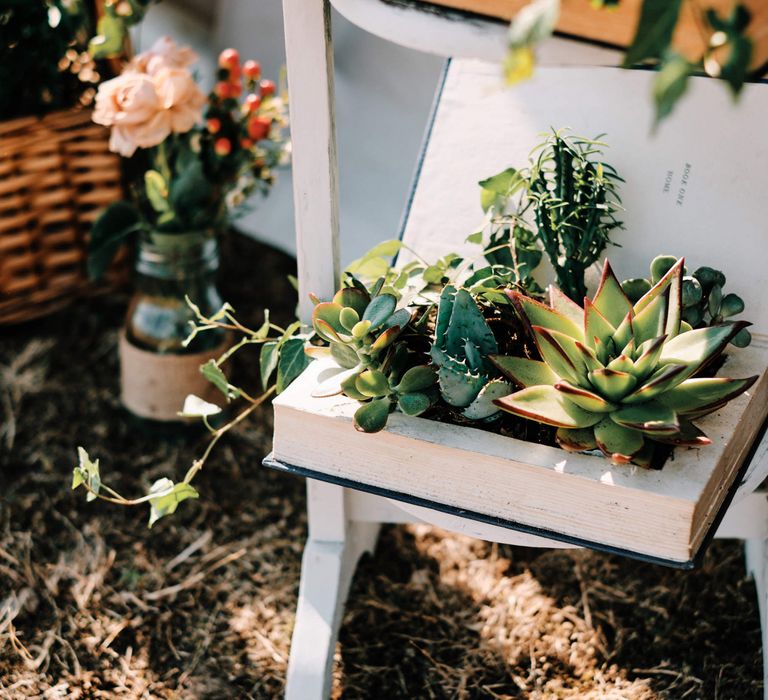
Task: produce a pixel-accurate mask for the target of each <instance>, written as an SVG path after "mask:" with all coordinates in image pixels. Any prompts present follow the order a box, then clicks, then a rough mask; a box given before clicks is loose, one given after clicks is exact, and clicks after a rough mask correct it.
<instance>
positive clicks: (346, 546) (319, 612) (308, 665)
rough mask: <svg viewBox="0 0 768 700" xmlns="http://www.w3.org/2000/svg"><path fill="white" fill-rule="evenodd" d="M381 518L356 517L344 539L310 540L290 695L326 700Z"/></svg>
mask: <svg viewBox="0 0 768 700" xmlns="http://www.w3.org/2000/svg"><path fill="white" fill-rule="evenodd" d="M379 527H380V525H379V523H359V522H352V523H349V524H348V526H347V533H346V538H345V539H344V540H343V541H340V542H324V541H320V540H315V539H311V538H310V539H309V540H308V541H307V545H306V547H305V548H304V556H303V558H302V562H301V583H300V585H299V604H298V608H297V610H296V625H295V627H294V630H293V637H292V639H291V653H290V657H289V659H288V680H287V684H286V692H285V697H286V700H327V698H328V697H329V696H330V692H331V670H332V668H333V655H334V651H335V648H336V638H337V636H338V632H339V626H340V624H341V618H342V615H343V613H344V602H345V601H346V598H347V594H348V592H349V586H350V583H351V582H352V576H353V575H354V572H355V567H356V566H357V562H358V560H359V559H360V557H361V556H362V554H363V553H364V552H366V551H367V552H372V551H373V548H374V547H375V546H376V538H377V537H378V533H379Z"/></svg>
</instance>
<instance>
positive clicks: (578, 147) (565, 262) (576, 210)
mask: <svg viewBox="0 0 768 700" xmlns="http://www.w3.org/2000/svg"><path fill="white" fill-rule="evenodd" d="M604 145H605V144H603V143H601V142H600V141H596V140H589V139H585V138H582V137H578V136H573V137H571V136H566V135H564V133H563V132H562V131H556V132H554V133H552V134H551V135H550V136H549V137H548V138H547V139H546V140H545V141H544V142H543V143H542V144H541V145H540V146H539V147H538V148H537V149H536V150H535V151H534V153H537V152H538V156H537V159H536V161H535V163H534V165H533V167H532V168H531V172H530V175H529V177H528V197H529V199H530V201H531V204H532V206H533V210H534V218H535V221H536V227H537V234H538V238H539V240H540V241H541V244H542V246H543V247H544V251H545V252H546V254H547V256H548V257H549V260H550V262H551V263H552V266H553V268H554V269H555V274H556V275H557V282H558V286H559V287H560V289H561V290H562V291H563V292H565V294H567V295H568V296H569V297H570V298H571V299H572V300H573V301H575V302H577V303H581V300H582V299H584V297H585V296H586V293H587V289H586V285H585V283H584V272H585V271H586V269H587V268H588V267H589V266H590V265H592V264H593V263H594V262H595V261H597V260H598V259H599V257H600V255H601V253H602V252H603V251H604V250H605V248H606V246H607V245H608V243H609V242H610V235H611V233H612V232H613V231H614V230H615V229H617V228H622V224H621V223H620V222H619V221H618V220H617V219H616V213H617V212H618V211H619V210H620V209H621V206H620V204H621V199H620V198H619V195H618V193H617V191H616V189H617V183H618V182H623V180H622V178H621V177H619V175H618V174H617V173H616V170H615V169H614V168H613V166H611V165H609V164H608V163H604V162H602V161H601V160H600V159H599V158H598V156H600V155H601V153H602V151H601V148H602V147H603V146H604Z"/></svg>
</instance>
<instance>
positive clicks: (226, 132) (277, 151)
mask: <svg viewBox="0 0 768 700" xmlns="http://www.w3.org/2000/svg"><path fill="white" fill-rule="evenodd" d="M196 59H197V57H196V55H195V53H194V52H193V51H192V50H191V49H189V48H186V47H179V46H177V45H176V44H175V42H174V41H173V40H172V39H170V38H169V37H164V38H162V39H160V40H158V41H157V42H156V43H155V44H154V46H152V48H151V49H150V50H149V51H145V52H143V53H141V54H139V55H137V56H136V57H135V58H134V59H133V60H132V61H131V62H130V63H128V65H127V66H126V67H125V69H124V70H123V72H122V73H121V74H120V75H119V76H118V77H116V78H114V79H113V80H109V81H107V82H105V83H103V84H102V85H101V86H100V88H99V91H98V93H97V95H96V108H95V111H94V115H93V119H94V121H96V122H97V123H99V124H103V125H105V126H108V127H110V130H111V131H110V149H111V150H113V151H115V152H117V153H120V154H121V155H122V156H124V157H126V158H128V159H129V160H128V161H127V162H126V172H127V174H128V179H129V190H130V199H129V200H127V201H119V202H114V203H113V204H112V205H111V206H109V207H107V209H106V210H105V211H104V212H103V213H102V214H101V216H100V217H99V218H98V219H97V220H96V222H95V223H94V227H93V232H92V238H91V249H90V257H89V272H90V274H91V275H92V276H93V277H98V276H99V275H100V274H102V272H103V271H104V270H105V269H106V267H107V266H108V265H109V262H110V260H111V259H112V257H113V255H114V254H115V252H116V250H117V248H118V247H119V246H120V244H121V243H123V242H124V241H125V240H126V239H129V238H133V239H135V240H136V243H137V245H136V255H135V268H136V276H135V281H136V292H135V294H134V296H133V299H132V300H131V304H130V307H129V310H128V314H127V318H126V324H125V335H124V338H123V340H122V341H121V358H122V380H123V382H122V383H123V402H124V404H125V405H126V406H127V407H128V408H130V409H131V410H132V411H133V412H134V413H135V414H137V415H140V416H142V417H146V418H153V419H157V420H176V419H177V417H178V416H177V412H178V410H179V407H180V406H181V403H182V402H183V398H184V396H185V395H186V394H187V393H188V390H189V389H190V387H191V388H192V390H193V391H195V390H196V389H198V388H199V387H198V385H199V384H200V383H201V381H202V380H201V379H200V375H199V372H198V371H197V367H198V365H199V364H201V363H202V362H205V361H206V360H207V359H209V357H211V356H213V355H212V354H211V353H215V352H217V351H219V350H220V349H221V347H222V345H223V344H225V343H226V340H225V337H224V333H222V332H219V333H214V334H209V335H207V336H205V337H201V338H197V339H194V340H193V341H192V342H191V343H185V342H184V341H185V339H186V337H187V335H188V323H189V321H190V320H192V319H193V318H194V314H193V311H192V309H191V307H190V306H189V305H188V303H187V299H190V300H191V301H192V302H193V303H194V304H196V305H197V307H198V308H199V309H201V310H202V312H203V313H212V312H213V311H214V310H216V309H218V307H219V306H220V305H221V299H220V297H219V295H218V293H217V291H216V288H215V284H214V275H215V271H216V268H217V265H218V248H217V235H218V234H220V233H222V232H223V231H224V230H225V229H226V227H227V225H228V222H229V221H230V220H231V218H232V216H233V214H234V213H235V211H236V210H237V209H238V208H240V207H241V206H242V205H243V204H244V203H245V202H246V200H247V198H248V197H249V196H250V195H251V194H253V193H255V192H259V193H261V194H267V192H268V191H269V189H270V186H271V185H272V182H273V180H274V169H275V168H276V167H277V166H279V165H281V164H283V163H285V162H286V160H287V158H288V143H287V141H286V139H285V137H284V136H283V131H282V130H283V128H284V127H285V126H286V124H287V116H286V103H285V100H284V99H283V98H282V97H281V96H279V95H278V94H277V91H276V86H275V83H274V82H272V81H271V80H262V79H261V69H260V66H259V64H258V63H257V62H256V61H253V60H249V61H246V62H245V63H243V64H242V65H241V64H240V59H239V56H238V54H237V51H235V50H234V49H227V50H225V51H223V52H222V53H221V54H220V56H219V66H218V74H217V78H218V80H217V82H216V84H215V85H214V87H213V90H212V91H211V92H210V93H209V94H208V95H205V94H204V93H203V92H202V90H201V89H200V88H199V86H198V85H197V83H196V81H195V79H194V77H193V74H192V71H191V66H192V65H193V63H194V62H195V61H196ZM200 390H202V389H200ZM203 393H205V392H203Z"/></svg>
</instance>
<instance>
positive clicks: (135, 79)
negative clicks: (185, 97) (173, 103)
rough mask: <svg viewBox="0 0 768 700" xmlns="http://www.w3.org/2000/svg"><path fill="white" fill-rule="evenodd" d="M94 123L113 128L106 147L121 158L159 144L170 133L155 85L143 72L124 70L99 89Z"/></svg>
mask: <svg viewBox="0 0 768 700" xmlns="http://www.w3.org/2000/svg"><path fill="white" fill-rule="evenodd" d="M93 121H95V122H96V123H97V124H103V125H104V126H110V127H112V134H111V137H110V142H109V147H110V149H111V150H113V151H115V152H117V153H120V154H121V155H124V156H131V155H133V153H134V151H135V150H136V149H137V148H139V147H140V148H148V147H150V146H156V145H157V144H159V143H161V142H162V141H163V140H164V139H165V138H166V136H168V134H169V133H170V132H171V118H170V114H169V113H168V112H167V110H165V109H164V108H163V105H162V103H161V102H160V99H159V98H158V95H157V91H156V87H155V83H154V82H153V81H152V79H151V78H150V77H149V76H147V75H144V74H143V73H136V72H134V71H126V72H124V73H123V74H122V75H119V76H118V77H117V78H113V79H112V80H107V81H106V82H104V83H102V84H101V85H100V86H99V91H98V92H97V94H96V106H95V109H94V113H93Z"/></svg>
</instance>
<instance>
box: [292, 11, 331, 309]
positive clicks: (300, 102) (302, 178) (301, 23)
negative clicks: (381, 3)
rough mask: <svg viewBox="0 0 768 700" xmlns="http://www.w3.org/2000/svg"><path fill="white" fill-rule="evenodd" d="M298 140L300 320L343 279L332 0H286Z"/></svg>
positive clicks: (295, 171) (295, 153)
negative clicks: (316, 299) (315, 299)
mask: <svg viewBox="0 0 768 700" xmlns="http://www.w3.org/2000/svg"><path fill="white" fill-rule="evenodd" d="M283 14H284V17H285V50H286V65H287V71H288V94H289V98H290V105H291V139H292V142H293V166H292V169H293V196H294V207H295V211H296V251H297V255H296V257H297V261H298V279H299V318H300V319H301V320H302V322H304V323H308V322H309V321H310V319H311V316H312V302H311V301H310V300H309V298H308V294H309V292H314V293H315V294H317V295H318V296H319V297H321V298H326V299H329V298H330V297H332V296H333V294H334V292H335V291H336V287H337V283H338V277H339V197H338V166H337V159H336V132H335V107H334V91H333V49H332V43H331V16H330V4H329V2H328V0H283Z"/></svg>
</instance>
